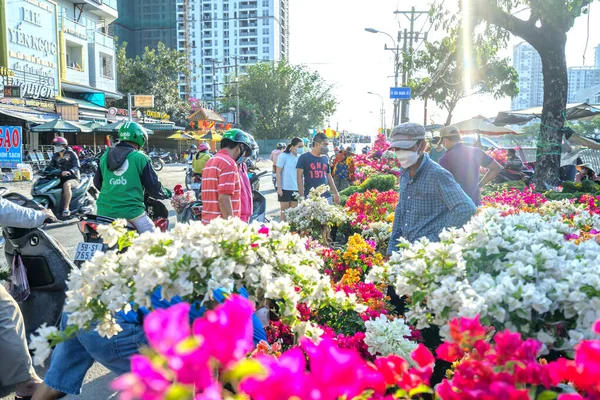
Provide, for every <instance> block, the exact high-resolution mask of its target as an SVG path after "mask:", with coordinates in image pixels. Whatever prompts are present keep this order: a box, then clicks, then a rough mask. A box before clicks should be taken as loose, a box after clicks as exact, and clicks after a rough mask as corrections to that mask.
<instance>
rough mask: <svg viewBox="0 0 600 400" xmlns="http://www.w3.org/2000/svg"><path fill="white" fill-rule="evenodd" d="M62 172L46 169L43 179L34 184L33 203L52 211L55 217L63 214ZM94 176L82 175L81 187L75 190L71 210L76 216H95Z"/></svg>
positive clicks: (43, 172)
mask: <svg viewBox="0 0 600 400" xmlns="http://www.w3.org/2000/svg"><path fill="white" fill-rule="evenodd" d="M60 174H61V171H60V170H59V169H56V168H49V167H48V168H46V169H44V170H43V171H42V173H41V175H42V176H41V177H40V178H39V179H37V180H36V181H35V182H34V183H33V188H32V189H31V195H32V196H33V201H35V202H36V203H37V204H39V205H40V206H42V207H44V208H47V209H49V210H52V212H53V213H54V214H55V215H61V213H62V209H63V207H62V193H63V189H62V185H61V180H60ZM93 179H94V178H93V176H91V175H81V179H80V182H79V186H77V187H76V188H73V197H72V199H71V204H70V205H69V210H71V213H73V214H76V215H81V214H95V213H96V201H95V200H94V194H95V192H96V189H95V188H94V186H93Z"/></svg>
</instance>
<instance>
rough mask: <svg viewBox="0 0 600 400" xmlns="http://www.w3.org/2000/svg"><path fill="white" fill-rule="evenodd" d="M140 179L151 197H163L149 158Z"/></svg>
mask: <svg viewBox="0 0 600 400" xmlns="http://www.w3.org/2000/svg"><path fill="white" fill-rule="evenodd" d="M141 180H142V186H143V187H144V189H145V190H146V191H147V192H148V194H149V195H150V196H151V197H153V198H155V199H162V198H165V194H164V193H163V187H162V185H161V183H160V181H159V180H158V175H156V171H154V168H152V164H151V163H150V161H149V160H148V162H147V163H146V166H145V167H144V169H143V170H142V176H141ZM96 187H97V186H96ZM98 189H100V188H98Z"/></svg>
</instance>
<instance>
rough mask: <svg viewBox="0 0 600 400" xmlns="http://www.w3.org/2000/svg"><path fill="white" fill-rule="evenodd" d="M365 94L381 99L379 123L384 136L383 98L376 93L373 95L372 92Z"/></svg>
mask: <svg viewBox="0 0 600 400" xmlns="http://www.w3.org/2000/svg"><path fill="white" fill-rule="evenodd" d="M367 94H370V95H373V96H379V98H380V99H381V111H380V122H381V130H382V131H383V132H384V135H385V104H384V102H383V96H382V95H380V94H378V93H373V92H367Z"/></svg>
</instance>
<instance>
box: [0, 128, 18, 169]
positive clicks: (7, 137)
mask: <svg viewBox="0 0 600 400" xmlns="http://www.w3.org/2000/svg"><path fill="white" fill-rule="evenodd" d="M22 139H23V130H22V128H21V127H20V126H0V167H2V168H16V167H17V164H20V163H22V162H23V153H22V149H23V140H22Z"/></svg>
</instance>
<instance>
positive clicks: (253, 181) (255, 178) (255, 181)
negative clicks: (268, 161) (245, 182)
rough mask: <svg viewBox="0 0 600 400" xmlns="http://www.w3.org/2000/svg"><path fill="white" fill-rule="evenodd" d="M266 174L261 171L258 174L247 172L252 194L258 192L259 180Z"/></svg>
mask: <svg viewBox="0 0 600 400" xmlns="http://www.w3.org/2000/svg"><path fill="white" fill-rule="evenodd" d="M268 173H269V171H263V172H261V173H259V174H257V173H256V171H249V172H248V179H250V185H251V186H252V191H253V192H255V191H256V192H258V191H259V190H260V178H261V177H262V176H263V175H266V174H268Z"/></svg>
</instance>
